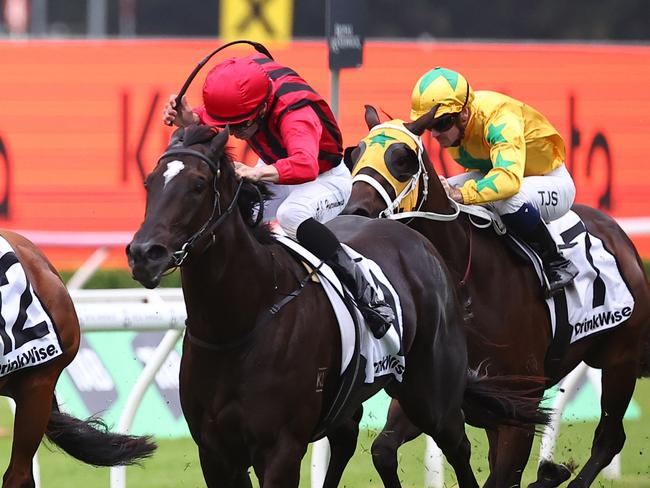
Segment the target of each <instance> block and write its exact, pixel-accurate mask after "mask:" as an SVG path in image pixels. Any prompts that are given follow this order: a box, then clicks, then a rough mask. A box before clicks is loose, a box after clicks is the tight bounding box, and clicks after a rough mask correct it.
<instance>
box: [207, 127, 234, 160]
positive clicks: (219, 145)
mask: <svg viewBox="0 0 650 488" xmlns="http://www.w3.org/2000/svg"><path fill="white" fill-rule="evenodd" d="M229 135H230V129H229V128H228V126H226V127H225V128H224V129H222V130H220V131H219V132H218V133H217V135H216V136H215V137H214V138H213V139H212V141H211V142H210V153H211V154H212V156H213V157H214V156H216V155H221V154H222V153H223V150H224V147H226V142H228V136H229Z"/></svg>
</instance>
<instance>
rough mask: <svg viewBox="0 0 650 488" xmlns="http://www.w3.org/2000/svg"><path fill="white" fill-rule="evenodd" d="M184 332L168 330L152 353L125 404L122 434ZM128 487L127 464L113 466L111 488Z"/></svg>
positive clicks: (119, 426)
mask: <svg viewBox="0 0 650 488" xmlns="http://www.w3.org/2000/svg"><path fill="white" fill-rule="evenodd" d="M182 334H183V329H176V330H168V331H167V332H166V333H165V336H164V337H163V339H162V340H161V341H160V344H158V347H157V348H156V350H155V351H154V353H153V354H152V356H151V358H150V359H149V361H147V364H146V366H145V367H144V369H143V370H142V373H140V376H139V377H138V380H137V381H136V383H135V385H133V389H132V390H131V393H130V394H129V397H128V399H127V401H126V405H125V406H124V411H123V412H122V416H121V417H120V421H119V424H118V426H117V431H118V432H120V433H122V434H128V433H129V432H130V430H131V427H132V426H133V419H134V418H135V414H136V412H137V410H138V407H139V406H140V402H141V401H142V397H143V396H144V394H145V392H146V391H147V388H149V385H150V384H151V382H152V381H153V379H154V377H155V376H156V373H157V372H158V370H159V369H160V367H161V366H162V364H163V362H164V361H165V359H167V356H168V355H169V353H170V352H171V350H172V349H173V348H174V346H175V345H176V343H177V342H178V339H179V338H180V336H181V335H182ZM125 487H126V466H117V467H113V468H111V488H125Z"/></svg>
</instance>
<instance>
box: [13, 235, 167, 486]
mask: <svg viewBox="0 0 650 488" xmlns="http://www.w3.org/2000/svg"><path fill="white" fill-rule="evenodd" d="M0 235H1V236H2V237H3V238H4V239H5V240H7V241H8V242H9V244H10V245H11V247H12V248H13V250H14V253H15V256H10V255H9V253H8V254H5V256H8V257H9V258H10V259H11V264H9V266H13V265H16V264H18V263H20V265H22V267H23V269H24V270H25V274H26V276H27V279H28V281H29V283H31V285H32V287H33V289H34V291H35V293H36V295H37V296H38V298H39V299H40V301H41V303H42V304H43V306H44V308H45V310H46V311H47V313H48V315H49V316H50V318H51V319H52V322H53V324H54V327H55V328H56V330H57V332H58V336H59V339H60V343H61V346H62V349H63V354H62V355H60V356H58V357H56V358H55V359H52V360H50V361H49V362H47V363H45V364H42V365H37V366H32V367H30V368H26V369H20V370H18V371H16V372H12V373H9V374H8V375H7V376H4V377H2V378H0V394H1V395H3V396H8V397H10V398H12V399H13V400H14V401H15V402H16V416H15V419H14V435H13V444H12V449H11V459H10V460H9V467H8V469H7V471H6V472H5V474H4V477H3V482H2V487H3V488H31V487H34V486H35V485H34V477H33V473H32V458H33V457H34V455H35V454H36V450H37V449H38V446H39V444H40V443H41V439H42V438H43V435H45V436H46V437H47V438H48V439H49V440H50V441H51V442H52V443H53V444H55V445H57V446H58V447H59V448H61V449H62V450H63V451H65V452H67V453H68V454H70V455H71V456H73V457H75V458H76V459H79V460H80V461H83V462H84V463H87V464H92V465H95V466H118V465H127V464H133V463H137V462H138V461H139V460H141V459H144V458H146V457H149V456H150V455H151V454H152V453H153V451H154V449H155V447H156V446H155V444H153V443H152V442H151V441H150V440H149V439H148V438H146V437H136V436H128V435H120V434H113V433H110V432H108V431H107V429H106V426H105V424H104V423H103V422H102V421H101V420H100V419H96V418H93V419H90V420H79V419H76V418H74V417H72V416H70V415H67V414H65V413H63V412H61V411H59V407H58V403H57V401H56V397H55V396H54V387H55V386H56V382H57V380H58V378H59V376H60V375H61V372H62V371H63V369H64V368H65V367H66V366H67V365H68V364H70V362H72V360H73V359H74V357H75V356H76V354H77V350H78V349H79V339H80V331H79V321H78V319H77V314H76V312H75V308H74V305H73V303H72V300H71V298H70V295H68V291H67V289H66V287H65V285H64V284H63V281H61V278H60V277H59V275H58V273H57V272H56V270H55V269H54V267H53V266H52V265H51V264H50V262H49V261H48V260H47V258H46V257H45V256H44V255H43V254H42V253H41V252H40V251H39V249H38V248H37V247H36V246H35V245H34V244H33V243H31V242H30V241H28V240H27V239H25V238H24V237H22V236H20V235H18V234H16V233H13V232H9V231H2V232H0ZM3 264H4V263H3ZM8 269H9V268H8V267H5V268H3V270H4V271H3V272H5V271H6V270H8ZM2 278H3V280H5V283H6V278H5V276H4V275H3V276H2ZM3 284H4V283H3ZM16 322H17V323H18V320H16ZM4 326H5V323H4V320H3V323H2V327H3V328H4ZM15 327H16V326H13V328H14V331H13V332H14V335H15V336H16V335H17V334H19V333H20V334H22V335H23V336H24V335H25V334H28V332H27V331H16V330H15ZM3 339H4V340H3ZM7 339H8V336H7V334H6V333H4V334H2V337H0V345H2V344H3V343H5V342H6V340H7ZM4 346H5V349H6V348H7V347H8V346H7V344H6V343H5V344H4Z"/></svg>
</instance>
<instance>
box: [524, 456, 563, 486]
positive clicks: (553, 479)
mask: <svg viewBox="0 0 650 488" xmlns="http://www.w3.org/2000/svg"><path fill="white" fill-rule="evenodd" d="M570 477H571V470H570V469H569V468H567V467H566V466H565V465H564V464H557V463H554V462H552V461H542V462H541V463H540V465H539V468H537V481H535V482H534V483H532V484H530V485H528V488H554V487H556V486H560V485H561V484H562V483H564V482H565V481H566V480H568V479H569V478H570Z"/></svg>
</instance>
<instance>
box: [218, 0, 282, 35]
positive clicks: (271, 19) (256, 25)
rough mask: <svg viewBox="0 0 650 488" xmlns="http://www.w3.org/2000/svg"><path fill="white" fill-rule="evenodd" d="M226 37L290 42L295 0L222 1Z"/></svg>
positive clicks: (223, 33)
mask: <svg viewBox="0 0 650 488" xmlns="http://www.w3.org/2000/svg"><path fill="white" fill-rule="evenodd" d="M220 8H221V11H220V15H219V16H220V19H221V20H220V26H219V28H220V33H221V38H222V39H223V40H226V41H229V40H234V39H255V40H256V41H261V42H264V41H286V40H289V39H290V38H291V33H292V26H293V0H221V2H220Z"/></svg>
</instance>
